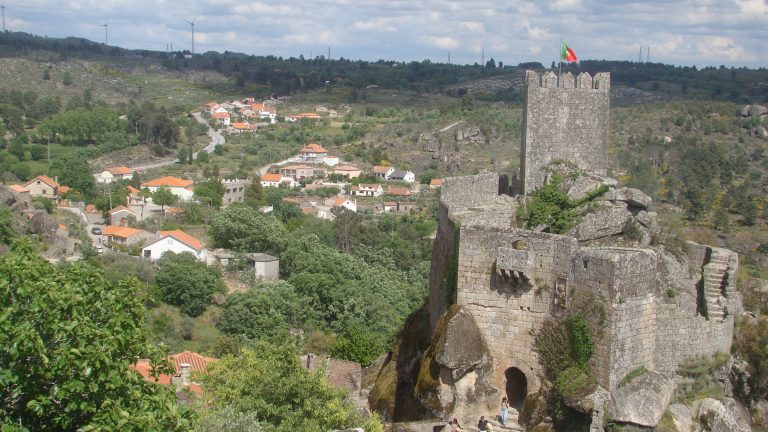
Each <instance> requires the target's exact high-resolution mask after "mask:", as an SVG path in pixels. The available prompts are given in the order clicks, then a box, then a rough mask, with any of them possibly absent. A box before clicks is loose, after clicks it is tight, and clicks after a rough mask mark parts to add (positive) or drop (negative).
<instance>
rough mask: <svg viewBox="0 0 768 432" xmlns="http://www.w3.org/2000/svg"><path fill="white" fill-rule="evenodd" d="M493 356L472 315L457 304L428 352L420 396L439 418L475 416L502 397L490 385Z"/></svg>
mask: <svg viewBox="0 0 768 432" xmlns="http://www.w3.org/2000/svg"><path fill="white" fill-rule="evenodd" d="M491 361H492V360H491V354H490V352H489V350H488V346H487V345H486V343H485V339H484V337H483V335H482V333H481V332H480V329H479V328H478V327H477V323H476V322H475V319H474V317H473V316H472V314H471V313H470V312H469V311H467V310H466V309H464V308H463V307H461V306H458V305H454V306H452V307H451V308H450V309H449V310H448V312H446V313H445V315H443V317H442V318H440V321H439V322H438V324H437V328H436V329H435V335H434V338H433V342H432V346H431V347H430V348H429V349H428V350H427V352H425V353H424V357H423V360H422V363H421V371H420V372H419V378H418V382H417V383H416V389H415V394H416V397H417V398H418V399H419V400H420V401H421V402H422V404H423V405H424V406H425V407H427V409H428V410H429V411H430V412H431V414H432V415H434V416H435V417H439V418H444V419H447V418H451V417H462V418H466V417H472V416H473V413H475V412H483V411H488V410H491V409H493V407H495V403H496V401H497V399H498V398H499V394H498V390H497V389H495V388H494V387H493V386H491V384H490V374H491V368H492V364H491Z"/></svg>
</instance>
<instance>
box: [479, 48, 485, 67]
mask: <svg viewBox="0 0 768 432" xmlns="http://www.w3.org/2000/svg"><path fill="white" fill-rule="evenodd" d="M480 66H482V67H485V48H483V50H482V54H481V57H480Z"/></svg>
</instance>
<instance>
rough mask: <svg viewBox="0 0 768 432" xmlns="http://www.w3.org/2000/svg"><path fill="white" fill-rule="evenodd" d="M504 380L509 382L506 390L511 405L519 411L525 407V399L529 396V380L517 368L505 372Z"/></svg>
mask: <svg viewBox="0 0 768 432" xmlns="http://www.w3.org/2000/svg"><path fill="white" fill-rule="evenodd" d="M504 378H506V381H507V383H506V386H505V390H506V393H507V399H508V400H509V405H510V406H512V407H514V408H516V409H518V410H519V409H520V408H522V407H523V402H524V401H525V397H526V396H528V379H527V378H526V377H525V374H524V373H523V371H521V370H520V369H518V368H516V367H511V368H509V369H507V370H506V371H504Z"/></svg>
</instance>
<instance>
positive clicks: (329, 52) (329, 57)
mask: <svg viewBox="0 0 768 432" xmlns="http://www.w3.org/2000/svg"><path fill="white" fill-rule="evenodd" d="M330 60H331V46H330V45H328V61H330Z"/></svg>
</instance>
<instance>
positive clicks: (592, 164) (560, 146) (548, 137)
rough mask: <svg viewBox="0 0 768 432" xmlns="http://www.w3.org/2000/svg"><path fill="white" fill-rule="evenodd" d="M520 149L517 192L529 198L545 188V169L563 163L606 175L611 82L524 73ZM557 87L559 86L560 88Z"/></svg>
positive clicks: (597, 77) (602, 76)
mask: <svg viewBox="0 0 768 432" xmlns="http://www.w3.org/2000/svg"><path fill="white" fill-rule="evenodd" d="M525 84H526V85H525V92H524V98H525V101H524V102H525V103H524V111H523V139H522V147H521V158H520V160H521V163H520V181H521V189H520V190H521V191H523V193H525V194H528V193H529V192H532V191H533V190H535V189H536V188H538V187H541V186H542V185H543V184H544V180H545V172H546V169H547V165H549V163H550V162H552V161H555V160H567V161H569V162H573V163H575V164H576V165H577V166H578V167H579V168H582V169H589V170H591V171H593V172H595V173H597V174H602V175H604V174H605V173H606V170H607V168H608V160H607V157H606V155H607V154H608V124H609V118H608V117H609V115H608V114H609V109H610V90H611V78H610V74H608V73H598V74H596V75H595V77H594V79H593V78H592V77H591V76H590V75H589V74H588V73H586V72H584V73H581V74H579V76H578V77H576V79H575V80H574V77H573V75H571V74H570V73H566V74H563V76H562V77H560V81H559V83H558V80H557V75H555V74H554V73H552V72H547V73H545V74H544V75H542V76H540V75H539V74H538V73H536V72H532V71H526V73H525ZM558 84H559V85H558Z"/></svg>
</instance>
